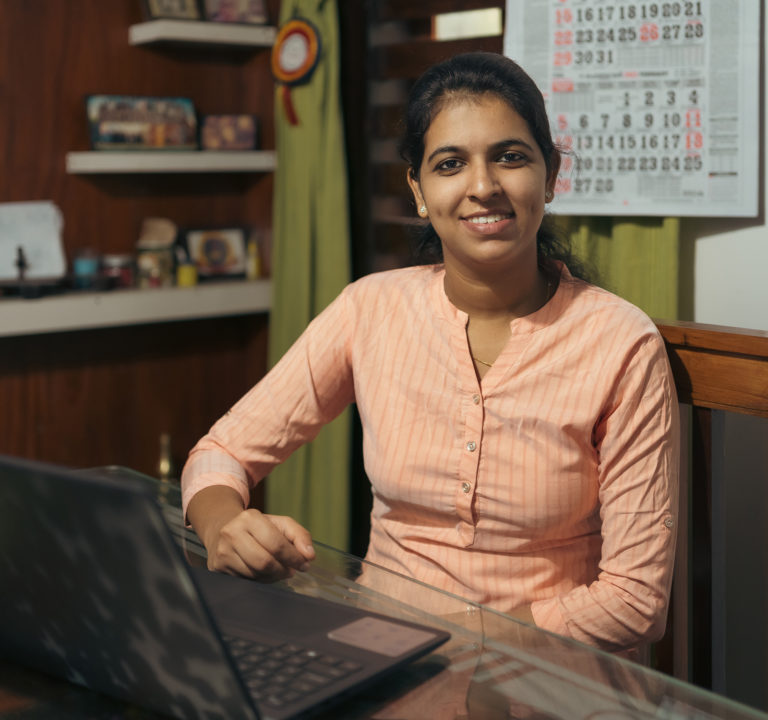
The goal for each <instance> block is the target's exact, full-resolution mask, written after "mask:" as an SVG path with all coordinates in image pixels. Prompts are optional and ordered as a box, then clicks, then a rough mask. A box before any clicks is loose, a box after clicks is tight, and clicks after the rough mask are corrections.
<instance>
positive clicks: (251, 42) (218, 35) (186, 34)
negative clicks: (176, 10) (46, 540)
mask: <svg viewBox="0 0 768 720" xmlns="http://www.w3.org/2000/svg"><path fill="white" fill-rule="evenodd" d="M276 35H277V29H276V28H274V27H271V26H269V25H236V24H233V23H216V22H201V21H194V20H150V21H149V22H144V23H139V24H138V25H131V27H130V28H129V29H128V42H129V43H130V44H131V45H208V46H216V45H219V46H224V47H239V48H259V47H270V46H271V45H272V44H273V43H274V41H275V36H276Z"/></svg>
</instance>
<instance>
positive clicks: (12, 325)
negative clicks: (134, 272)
mask: <svg viewBox="0 0 768 720" xmlns="http://www.w3.org/2000/svg"><path fill="white" fill-rule="evenodd" d="M271 294H272V284H271V282H270V280H268V279H263V280H254V281H246V280H242V281H222V282H218V283H217V282H207V283H201V284H200V285H197V286H195V287H191V288H177V287H172V288H157V289H151V290H134V289H130V290H111V291H109V292H73V293H68V294H65V295H52V296H48V297H43V298H39V299H35V300H22V299H18V298H0V337H11V336H19V335H37V334H41V333H53V332H67V331H72V330H91V329H95V328H107V327H119V326H122V325H146V324H150V323H162V322H173V321H179V320H198V319H202V318H212V317H226V316H232V315H252V314H257V313H265V312H268V311H269V308H270V304H271Z"/></svg>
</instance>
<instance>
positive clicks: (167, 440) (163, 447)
mask: <svg viewBox="0 0 768 720" xmlns="http://www.w3.org/2000/svg"><path fill="white" fill-rule="evenodd" d="M157 477H158V480H160V485H159V487H158V490H157V498H158V500H159V501H160V502H161V503H163V504H168V503H169V501H170V493H171V489H172V488H173V487H174V486H175V485H176V469H175V467H174V465H173V456H172V454H171V436H170V435H169V434H168V433H163V434H162V435H160V459H159V461H158V463H157Z"/></svg>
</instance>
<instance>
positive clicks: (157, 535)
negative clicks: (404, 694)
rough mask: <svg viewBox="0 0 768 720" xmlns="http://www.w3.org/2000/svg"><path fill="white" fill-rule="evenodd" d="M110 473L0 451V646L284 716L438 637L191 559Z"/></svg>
mask: <svg viewBox="0 0 768 720" xmlns="http://www.w3.org/2000/svg"><path fill="white" fill-rule="evenodd" d="M110 475H111V473H107V472H100V471H91V470H89V471H74V470H69V469H65V468H61V467H57V466H52V465H49V464H45V463H39V462H32V461H28V460H21V459H18V458H10V457H3V456H0V588H2V590H1V591H0V656H4V657H6V658H8V659H9V660H11V661H13V662H15V663H18V664H22V665H26V666H30V667H33V668H36V669H39V670H42V671H44V672H47V673H49V674H53V675H57V676H60V677H64V678H66V679H68V680H69V681H71V682H73V683H77V684H80V685H84V686H86V687H88V688H90V689H92V690H95V691H99V692H102V693H105V694H107V695H111V696H113V697H117V698H119V699H121V700H125V701H128V702H130V703H132V704H135V705H139V706H141V707H144V708H148V709H150V710H153V711H155V712H159V713H161V714H164V715H169V716H172V717H179V718H218V717H221V718H251V719H254V720H267V719H270V718H272V719H275V720H281V719H282V718H289V717H297V716H305V715H311V714H314V713H316V712H319V711H322V710H324V709H326V708H327V707H328V706H329V705H330V704H332V703H334V702H338V701H339V700H341V699H342V698H345V697H347V696H348V695H349V694H351V693H354V692H358V691H359V690H361V689H362V688H364V687H365V686H366V685H367V684H370V683H372V682H374V681H376V680H378V679H379V678H381V677H382V676H383V675H384V674H385V673H387V672H390V671H392V670H395V669H396V668H400V667H403V666H405V665H406V664H408V663H410V662H411V661H413V660H415V659H416V658H418V657H420V656H422V655H425V654H427V653H429V652H430V651H432V650H433V649H435V648H436V647H438V646H440V645H441V644H442V643H444V642H445V641H446V640H448V638H449V637H450V635H449V633H447V632H446V631H444V630H441V629H436V628H432V627H429V626H426V625H423V624H420V623H413V622H407V621H402V620H400V619H395V618H392V617H388V616H383V615H379V614H376V613H373V612H369V611H367V610H365V609H364V608H356V607H351V606H346V605H342V604H340V603H337V602H333V601H331V600H328V599H325V598H318V597H310V596H307V595H302V594H299V593H297V592H295V591H293V590H291V589H290V587H288V586H285V585H268V584H262V583H257V582H253V581H249V580H244V579H242V578H235V577H231V576H227V575H222V574H217V573H212V572H209V571H207V570H206V569H205V568H202V567H193V566H191V565H190V564H188V563H187V561H186V560H185V559H184V555H183V553H182V550H181V547H180V545H179V543H178V542H177V540H176V538H175V537H174V534H173V532H172V530H171V528H170V526H169V524H168V522H167V521H166V519H165V517H164V514H163V510H162V509H161V505H160V503H158V501H157V499H156V492H157V489H156V488H154V487H152V486H151V485H150V484H149V483H147V482H146V480H141V479H140V478H141V476H139V475H137V474H135V476H134V477H130V476H129V475H130V473H128V474H126V476H124V477H123V478H122V479H118V478H115V477H111V476H110ZM274 673H277V675H278V677H277V678H270V677H268V676H269V675H270V674H274ZM269 683H275V684H274V685H272V684H269Z"/></svg>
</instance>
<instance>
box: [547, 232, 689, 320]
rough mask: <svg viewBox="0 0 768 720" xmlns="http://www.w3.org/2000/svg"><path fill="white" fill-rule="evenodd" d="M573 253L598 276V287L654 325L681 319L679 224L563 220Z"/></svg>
mask: <svg viewBox="0 0 768 720" xmlns="http://www.w3.org/2000/svg"><path fill="white" fill-rule="evenodd" d="M559 222H560V223H562V225H563V227H564V228H565V230H566V231H567V233H568V234H569V236H570V238H571V243H572V246H573V250H574V253H575V254H576V255H577V256H578V257H580V258H582V259H583V260H585V261H586V263H587V264H588V265H589V266H591V267H593V268H594V269H595V270H596V271H597V275H598V278H597V280H598V284H600V285H602V286H603V287H605V288H606V289H607V290H610V291H611V292H614V293H616V294H617V295H620V296H621V297H623V298H625V299H626V300H629V301H630V302H631V303H633V304H635V305H637V306H638V307H639V308H641V309H642V310H644V311H645V312H646V313H647V314H648V315H650V316H651V317H652V318H654V319H655V320H677V319H678V317H679V314H680V289H679V288H680V270H681V268H680V220H679V219H678V218H611V217H590V218H581V217H563V218H559Z"/></svg>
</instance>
